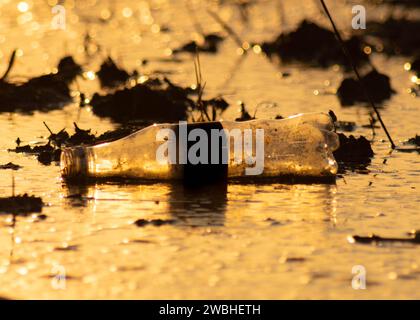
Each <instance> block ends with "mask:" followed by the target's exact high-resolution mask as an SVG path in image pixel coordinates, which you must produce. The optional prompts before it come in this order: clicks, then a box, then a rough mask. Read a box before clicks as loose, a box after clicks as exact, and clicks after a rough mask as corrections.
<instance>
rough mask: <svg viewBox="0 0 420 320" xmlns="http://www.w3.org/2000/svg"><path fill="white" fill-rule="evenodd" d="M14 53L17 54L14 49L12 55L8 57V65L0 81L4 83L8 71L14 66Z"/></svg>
mask: <svg viewBox="0 0 420 320" xmlns="http://www.w3.org/2000/svg"><path fill="white" fill-rule="evenodd" d="M16 52H17V50H16V49H15V50H13V53H12V55H11V56H10V60H9V65H8V66H7V69H6V72H5V73H4V74H3V76H2V77H1V79H0V81H4V80H5V79H6V78H7V76H8V75H9V73H10V70H12V67H13V65H14V64H15V58H16Z"/></svg>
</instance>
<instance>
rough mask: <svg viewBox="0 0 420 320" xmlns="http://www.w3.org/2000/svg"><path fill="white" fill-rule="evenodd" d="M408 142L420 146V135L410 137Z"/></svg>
mask: <svg viewBox="0 0 420 320" xmlns="http://www.w3.org/2000/svg"><path fill="white" fill-rule="evenodd" d="M407 143H409V144H414V145H416V146H418V147H420V136H418V135H416V136H415V137H414V138H410V139H409V140H408V141H407Z"/></svg>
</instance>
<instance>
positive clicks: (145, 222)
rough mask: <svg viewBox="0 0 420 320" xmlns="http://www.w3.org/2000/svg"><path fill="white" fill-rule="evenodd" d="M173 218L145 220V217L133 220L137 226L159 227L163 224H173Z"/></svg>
mask: <svg viewBox="0 0 420 320" xmlns="http://www.w3.org/2000/svg"><path fill="white" fill-rule="evenodd" d="M174 223H175V220H172V219H171V220H162V219H152V220H145V219H139V220H137V221H136V222H134V224H135V225H136V226H137V227H146V226H149V225H150V226H155V227H160V226H164V225H171V224H174Z"/></svg>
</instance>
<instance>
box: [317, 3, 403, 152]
mask: <svg viewBox="0 0 420 320" xmlns="http://www.w3.org/2000/svg"><path fill="white" fill-rule="evenodd" d="M320 1H321V4H322V7H323V8H324V11H325V13H326V14H327V16H328V19H329V20H330V22H331V25H332V27H333V29H334V33H335V36H336V37H337V39H338V41H339V42H340V45H341V48H342V50H343V52H344V54H345V55H346V57H347V59H348V60H349V62H350V64H351V66H352V68H353V71H354V73H355V74H356V77H357V79H358V82H359V84H360V87H361V89H362V91H363V94H364V95H365V97H366V98H367V100H368V101H369V103H370V105H371V107H372V108H373V110H374V111H375V113H376V116H377V117H378V120H379V122H380V123H381V126H382V129H384V131H385V134H386V136H387V138H388V140H389V142H390V143H391V148H392V149H395V147H396V146H395V144H394V141H393V140H392V138H391V136H390V134H389V132H388V130H387V128H386V126H385V123H384V122H383V121H382V117H381V115H380V113H379V110H378V109H377V107H376V106H375V103H374V102H373V100H372V98H371V96H370V95H369V93H368V91H367V90H366V86H365V85H364V84H363V80H362V78H361V76H360V74H359V71H358V70H357V67H356V65H355V63H354V61H353V59H352V57H351V55H350V52H349V51H348V49H347V47H346V45H345V43H344V41H343V39H342V38H341V35H340V33H339V31H338V29H337V27H336V26H335V23H334V21H333V19H332V17H331V14H330V12H329V11H328V8H327V6H326V4H325V2H324V0H320Z"/></svg>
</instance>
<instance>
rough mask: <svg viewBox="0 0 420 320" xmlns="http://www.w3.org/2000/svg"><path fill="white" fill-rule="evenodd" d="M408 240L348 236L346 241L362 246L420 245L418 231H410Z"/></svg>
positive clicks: (373, 236) (375, 236) (376, 236)
mask: <svg viewBox="0 0 420 320" xmlns="http://www.w3.org/2000/svg"><path fill="white" fill-rule="evenodd" d="M409 235H411V237H410V238H386V237H381V236H378V235H375V234H372V235H369V236H357V235H355V236H349V238H348V240H349V242H350V243H362V244H381V243H386V242H388V243H395V242H401V243H412V244H420V231H419V230H417V231H412V232H410V233H409Z"/></svg>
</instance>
